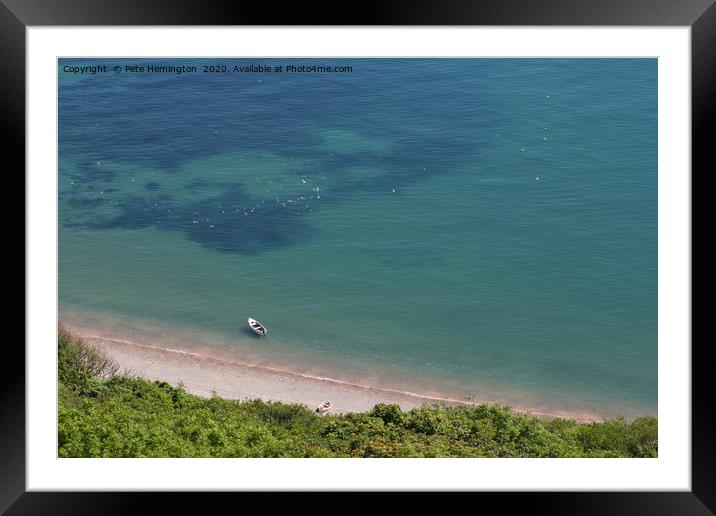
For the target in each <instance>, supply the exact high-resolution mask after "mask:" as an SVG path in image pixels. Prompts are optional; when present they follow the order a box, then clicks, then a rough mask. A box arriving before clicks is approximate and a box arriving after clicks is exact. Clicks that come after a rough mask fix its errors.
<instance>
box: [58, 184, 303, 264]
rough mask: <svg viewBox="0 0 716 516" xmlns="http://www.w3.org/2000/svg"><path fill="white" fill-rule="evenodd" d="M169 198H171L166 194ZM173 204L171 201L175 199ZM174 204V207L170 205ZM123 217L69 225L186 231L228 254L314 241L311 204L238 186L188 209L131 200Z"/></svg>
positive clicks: (122, 205)
mask: <svg viewBox="0 0 716 516" xmlns="http://www.w3.org/2000/svg"><path fill="white" fill-rule="evenodd" d="M162 197H167V196H162ZM169 199H170V200H171V197H170V198H169ZM67 202H68V203H69V204H70V205H72V206H77V207H88V208H92V207H97V206H99V205H101V204H102V203H103V202H104V201H103V200H102V199H96V200H93V199H67ZM168 206H169V207H168ZM116 208H117V209H118V210H119V214H118V215H116V216H110V217H107V216H105V217H103V218H102V217H100V218H98V219H97V218H93V217H92V216H91V215H90V214H88V213H82V214H81V215H80V216H81V217H82V220H76V219H75V220H70V221H68V222H67V225H72V226H74V227H84V228H87V229H143V228H146V227H151V226H155V227H157V228H159V229H166V230H174V231H183V232H184V233H185V234H186V235H187V238H189V240H191V241H193V242H197V243H198V244H200V245H202V246H203V247H206V248H208V249H213V250H216V251H219V252H224V253H244V254H255V253H260V252H264V251H269V250H272V249H279V248H282V247H286V246H290V245H293V244H295V243H299V242H301V241H304V240H306V239H308V238H310V237H311V235H312V234H313V233H314V230H313V228H312V227H311V226H310V225H309V224H308V223H307V222H306V220H305V218H304V217H303V215H305V214H307V213H308V212H309V211H310V210H311V206H310V204H308V203H306V202H303V203H300V204H299V203H297V202H296V203H289V204H286V206H284V204H283V203H280V202H275V200H274V201H271V200H269V199H261V198H256V197H252V196H251V195H249V194H247V193H246V191H245V189H244V188H243V187H242V186H241V185H240V184H238V183H235V184H232V185H231V186H230V187H228V188H227V189H226V190H225V191H224V192H223V193H222V194H221V195H219V196H216V197H212V198H208V199H203V200H200V201H197V202H194V203H189V204H184V205H182V206H172V205H171V203H170V202H169V203H168V202H166V201H165V199H160V198H159V196H157V197H152V198H149V197H142V196H136V195H135V196H128V197H125V198H123V199H122V201H121V202H119V203H118V204H117V205H116Z"/></svg>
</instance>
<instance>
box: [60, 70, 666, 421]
mask: <svg viewBox="0 0 716 516" xmlns="http://www.w3.org/2000/svg"><path fill="white" fill-rule="evenodd" d="M269 61H272V60H261V62H262V63H267V62H269ZM273 61H274V62H275V63H283V64H285V63H287V62H289V61H290V60H273ZM307 61H310V60H300V62H301V63H305V62H307ZM80 62H81V63H85V62H88V61H76V60H61V61H60V91H59V98H60V113H59V123H60V127H59V135H60V170H59V189H60V255H59V257H60V264H59V265H60V269H59V270H60V305H61V313H62V312H64V313H65V314H70V315H71V316H72V317H80V316H79V315H78V314H85V316H87V317H90V318H91V319H92V320H93V321H94V323H97V321H103V324H109V322H108V321H115V322H116V321H121V322H122V324H121V327H122V328H123V329H124V331H126V332H128V333H133V332H135V330H136V332H139V333H141V332H142V331H144V332H145V333H146V332H147V331H148V330H147V328H150V327H154V328H163V329H164V330H162V331H164V333H165V334H172V335H180V336H181V338H176V339H175V340H178V341H179V342H181V343H182V345H184V346H186V347H189V348H191V347H199V346H201V347H202V349H204V348H207V346H208V348H209V349H211V348H212V347H213V349H214V350H215V351H216V353H221V354H226V355H229V356H231V355H237V356H250V357H252V360H260V359H261V358H260V357H263V360H265V361H267V362H282V361H283V362H285V363H286V364H289V365H290V366H291V367H293V368H296V369H302V370H303V371H311V372H313V373H320V374H323V375H325V376H330V377H337V378H348V379H351V380H356V381H357V380H362V381H370V382H373V383H380V384H383V385H389V386H396V387H404V388H407V387H410V388H411V389H422V390H423V391H425V392H428V391H429V392H449V393H453V394H455V395H456V396H463V397H464V396H476V397H477V396H481V397H484V398H486V399H501V400H505V401H509V402H511V403H515V404H520V403H525V404H532V405H550V406H555V407H564V408H570V407H585V406H588V407H590V408H595V409H600V410H601V411H602V412H605V413H626V414H635V413H656V401H657V399H656V386H657V369H656V366H657V326H656V322H657V276H656V272H657V145H656V143H657V132H656V131H657V124H656V120H657V119H656V117H657V112H656V98H657V96H656V95H657V83H656V72H657V64H656V60H649V59H585V60H562V59H512V60H510V59H481V60H464V59H420V60H415V59H409V60H374V59H365V60H355V59H352V60H345V63H342V64H346V63H348V64H350V65H351V66H352V67H353V72H352V73H347V74H239V75H235V74H227V75H221V74H201V73H198V74H181V75H176V74H160V75H156V74H155V75H150V74H118V75H115V74H111V75H110V74H106V75H96V76H91V77H87V78H84V79H81V80H77V78H76V77H75V76H72V75H71V74H66V73H63V72H62V71H61V70H62V66H63V65H64V64H67V63H71V64H75V63H80ZM117 62H121V61H117ZM192 62H193V63H195V64H197V65H200V64H201V62H200V61H192ZM227 62H228V63H230V64H231V65H233V64H234V63H237V62H238V63H241V64H247V63H250V62H256V60H230V61H227ZM336 62H337V60H334V61H326V60H321V63H322V64H331V63H336ZM102 63H107V64H109V66H110V68H111V66H112V65H114V64H115V62H114V61H106V60H103V61H102ZM172 63H173V64H179V63H181V61H172ZM184 64H186V62H184ZM87 314H90V315H87ZM249 315H250V316H253V317H255V318H257V319H259V320H260V321H261V322H263V323H264V324H266V325H267V326H268V328H269V331H270V336H269V338H268V339H267V340H266V341H258V340H256V339H253V338H252V337H251V335H249V334H247V333H246V330H245V329H244V326H245V321H246V318H247V317H248V316H249ZM68 316H69V315H68ZM132 327H133V328H135V330H130V328H132ZM117 328H118V327H117V326H115V330H117ZM169 329H172V330H171V331H170V330H169ZM117 331H119V330H117ZM154 333H155V337H156V333H157V331H156V330H155V332H154ZM198 336H201V337H198Z"/></svg>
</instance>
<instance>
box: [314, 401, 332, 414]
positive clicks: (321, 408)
mask: <svg viewBox="0 0 716 516" xmlns="http://www.w3.org/2000/svg"><path fill="white" fill-rule="evenodd" d="M329 410H331V402H330V401H324V402H323V403H321V404H320V405H318V407H316V414H323V413H324V412H328V411H329Z"/></svg>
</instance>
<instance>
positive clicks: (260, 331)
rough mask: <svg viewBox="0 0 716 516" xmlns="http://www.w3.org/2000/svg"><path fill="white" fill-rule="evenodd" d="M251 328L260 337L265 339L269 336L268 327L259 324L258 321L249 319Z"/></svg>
mask: <svg viewBox="0 0 716 516" xmlns="http://www.w3.org/2000/svg"><path fill="white" fill-rule="evenodd" d="M249 328H251V330H252V331H253V332H254V333H255V334H256V335H258V336H260V337H265V336H266V335H268V330H267V329H266V326H264V325H263V324H261V323H260V322H258V321H257V320H256V319H252V318H251V317H249Z"/></svg>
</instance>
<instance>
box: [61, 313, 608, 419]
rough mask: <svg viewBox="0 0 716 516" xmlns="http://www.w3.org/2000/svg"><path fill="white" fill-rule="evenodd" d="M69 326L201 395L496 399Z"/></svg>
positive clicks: (292, 399)
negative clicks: (369, 381)
mask: <svg viewBox="0 0 716 516" xmlns="http://www.w3.org/2000/svg"><path fill="white" fill-rule="evenodd" d="M64 326H65V327H67V328H68V330H70V331H72V332H73V333H75V334H76V335H78V336H79V337H81V338H83V339H84V340H85V341H86V342H88V343H90V344H92V345H95V346H97V347H99V348H101V349H102V350H104V351H105V352H106V353H107V354H108V355H109V356H110V357H111V358H113V359H114V360H115V361H116V362H117V363H118V364H119V366H120V370H121V371H122V372H127V373H128V374H130V375H134V376H140V377H143V378H146V379H147V380H151V381H155V380H157V381H165V382H167V383H170V384H172V385H174V386H178V385H182V386H183V387H184V389H185V390H186V391H187V392H189V393H191V394H194V395H197V396H201V397H211V396H213V395H218V396H220V397H222V398H225V399H236V400H246V399H256V398H258V399H262V400H264V401H280V402H284V403H297V404H302V405H306V406H308V407H309V408H311V409H313V408H315V407H316V406H318V405H319V404H320V403H322V402H324V401H326V400H330V401H331V402H332V404H333V408H332V412H333V413H348V412H366V411H368V410H370V409H372V408H373V406H375V405H376V404H378V403H394V404H397V405H399V406H400V407H401V409H402V410H404V411H406V410H410V409H412V408H415V407H419V406H421V405H423V404H433V403H445V404H449V405H463V406H471V405H472V406H474V405H479V404H482V403H493V402H492V401H487V400H470V401H466V400H459V399H454V398H450V397H447V396H446V397H442V396H434V395H429V394H421V393H418V392H409V391H401V390H395V389H389V388H384V387H380V386H375V385H365V384H360V383H352V382H347V381H343V380H339V379H334V378H327V377H323V376H314V375H309V374H304V373H299V372H294V371H289V370H285V369H281V368H276V367H271V366H269V365H254V364H247V363H242V362H239V361H235V360H229V359H226V358H223V357H217V356H212V355H208V354H200V353H194V352H190V351H184V350H181V349H174V348H169V347H158V346H152V345H149V344H145V343H141V342H135V341H131V340H126V339H121V338H115V337H112V336H104V335H96V334H92V333H90V332H89V331H87V329H80V328H76V327H75V326H74V325H71V324H70V325H64ZM511 408H512V410H513V411H514V412H516V413H520V414H530V415H534V416H537V417H540V418H543V419H554V418H558V417H559V418H564V419H573V420H575V421H577V422H580V423H588V422H597V421H603V420H604V417H601V416H598V415H596V414H592V413H575V412H567V411H553V412H543V411H536V410H534V409H532V408H529V407H515V406H512V407H511Z"/></svg>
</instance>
